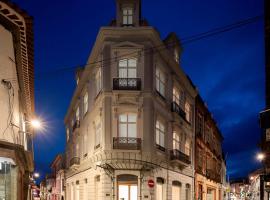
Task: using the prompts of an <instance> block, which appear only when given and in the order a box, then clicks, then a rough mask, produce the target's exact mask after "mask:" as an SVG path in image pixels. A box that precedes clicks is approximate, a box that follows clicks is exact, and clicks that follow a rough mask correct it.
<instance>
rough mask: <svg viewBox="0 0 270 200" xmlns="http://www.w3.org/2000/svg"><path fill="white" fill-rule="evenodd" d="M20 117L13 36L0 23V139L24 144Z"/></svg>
mask: <svg viewBox="0 0 270 200" xmlns="http://www.w3.org/2000/svg"><path fill="white" fill-rule="evenodd" d="M2 80H7V81H9V82H10V83H11V85H12V88H13V89H12V88H11V89H8V88H7V87H6V86H5V85H4V84H2ZM13 93H14V96H13ZM9 102H10V103H9ZM22 117H23V114H22V113H20V106H19V86H18V79H17V71H16V64H15V55H14V46H13V37H12V34H11V32H9V31H8V30H7V29H5V27H3V26H2V25H0V140H2V141H7V142H10V143H16V144H21V145H24V143H25V141H24V138H25V136H24V134H23V133H22V132H19V130H21V131H23V126H22ZM11 123H12V124H14V125H13V126H12V125H11ZM19 127H21V128H19ZM24 146H25V145H24Z"/></svg>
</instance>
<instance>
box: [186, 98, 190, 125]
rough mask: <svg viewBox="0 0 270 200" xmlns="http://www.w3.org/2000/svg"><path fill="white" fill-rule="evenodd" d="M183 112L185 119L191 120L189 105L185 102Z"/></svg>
mask: <svg viewBox="0 0 270 200" xmlns="http://www.w3.org/2000/svg"><path fill="white" fill-rule="evenodd" d="M185 113H186V120H187V121H188V122H191V105H190V104H189V103H188V102H186V103H185Z"/></svg>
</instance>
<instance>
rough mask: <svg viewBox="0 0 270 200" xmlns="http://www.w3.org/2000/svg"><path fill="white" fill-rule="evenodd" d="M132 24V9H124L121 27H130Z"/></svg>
mask: <svg viewBox="0 0 270 200" xmlns="http://www.w3.org/2000/svg"><path fill="white" fill-rule="evenodd" d="M132 24H133V9H132V8H124V9H123V25H132Z"/></svg>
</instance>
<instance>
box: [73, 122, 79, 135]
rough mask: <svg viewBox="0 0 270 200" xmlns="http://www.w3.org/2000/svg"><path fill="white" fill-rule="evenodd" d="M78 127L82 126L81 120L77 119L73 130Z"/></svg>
mask: <svg viewBox="0 0 270 200" xmlns="http://www.w3.org/2000/svg"><path fill="white" fill-rule="evenodd" d="M77 128H80V120H76V121H75V123H74V124H73V127H72V131H73V132H74V131H75V130H76V129H77Z"/></svg>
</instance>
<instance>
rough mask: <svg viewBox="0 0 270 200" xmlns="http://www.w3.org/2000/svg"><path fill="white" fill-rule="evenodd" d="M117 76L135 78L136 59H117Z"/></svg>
mask: <svg viewBox="0 0 270 200" xmlns="http://www.w3.org/2000/svg"><path fill="white" fill-rule="evenodd" d="M118 74H119V78H136V77H137V59H136V58H125V59H122V60H119V64H118Z"/></svg>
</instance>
